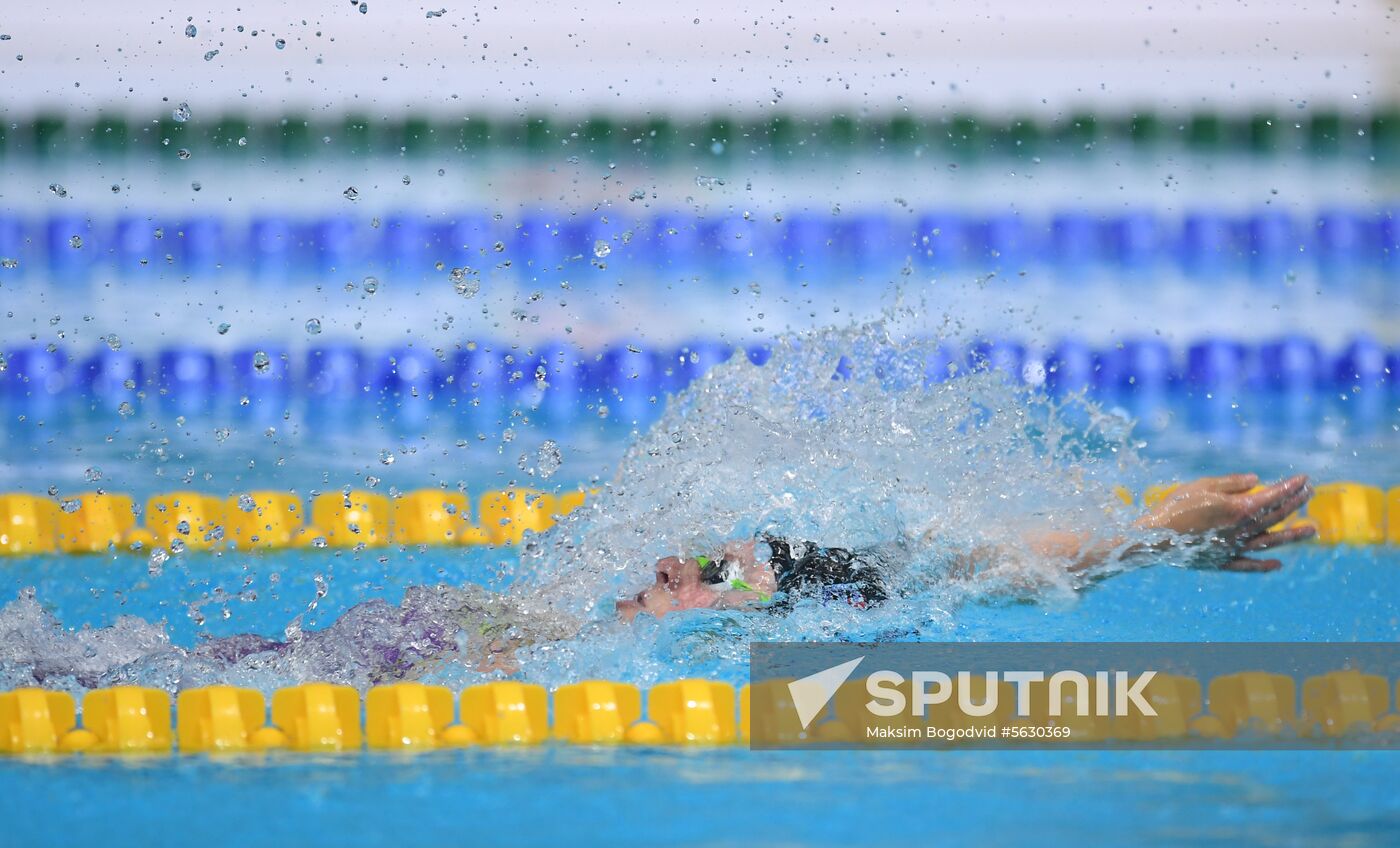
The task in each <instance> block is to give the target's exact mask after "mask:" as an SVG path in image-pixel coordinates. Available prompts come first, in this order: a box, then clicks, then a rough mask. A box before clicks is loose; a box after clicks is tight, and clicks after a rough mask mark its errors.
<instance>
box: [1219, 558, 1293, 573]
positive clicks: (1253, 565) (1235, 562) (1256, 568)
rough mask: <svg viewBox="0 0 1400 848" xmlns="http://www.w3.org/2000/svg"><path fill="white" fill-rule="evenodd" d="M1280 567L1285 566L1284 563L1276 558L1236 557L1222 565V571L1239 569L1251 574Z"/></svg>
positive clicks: (1276, 569)
mask: <svg viewBox="0 0 1400 848" xmlns="http://www.w3.org/2000/svg"><path fill="white" fill-rule="evenodd" d="M1280 568H1283V563H1281V562H1279V561H1278V560H1276V559H1251V558H1250V557H1236V558H1235V559H1232V560H1230V561H1229V562H1227V563H1225V564H1224V565H1222V566H1220V570H1221V571H1238V572H1242V573H1251V574H1262V573H1264V572H1266V571H1278V570H1279V569H1280Z"/></svg>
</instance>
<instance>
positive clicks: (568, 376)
mask: <svg viewBox="0 0 1400 848" xmlns="http://www.w3.org/2000/svg"><path fill="white" fill-rule="evenodd" d="M734 351H735V348H734V347H733V346H731V345H730V344H728V343H727V342H724V341H720V340H716V339H698V340H695V341H692V342H690V343H687V344H683V345H680V346H678V347H675V348H671V347H658V346H653V345H648V344H645V343H641V342H623V343H616V344H612V345H609V346H606V347H604V348H601V349H597V350H593V351H589V352H586V351H584V350H583V349H582V348H579V347H577V346H575V345H573V344H570V343H568V342H563V341H553V342H545V343H542V344H538V345H505V344H496V343H490V342H480V343H468V344H464V345H462V346H460V347H459V348H458V349H457V350H454V351H451V352H444V353H442V354H440V355H439V354H437V353H434V352H431V351H429V350H427V349H424V348H418V347H413V346H400V347H397V348H393V349H390V350H381V351H365V350H361V349H359V348H357V347H355V346H352V345H348V344H338V343H329V344H325V345H320V346H317V347H313V348H310V349H308V350H305V351H300V352H292V351H290V350H288V349H287V348H285V347H283V346H280V345H276V344H267V345H263V346H257V347H255V346H244V347H241V348H238V349H237V350H234V351H232V352H231V353H215V352H213V351H211V350H206V349H202V348H196V347H172V348H167V349H165V350H162V351H159V352H157V353H156V354H155V355H154V356H153V357H152V356H144V355H142V354H139V353H136V352H134V351H131V350H129V349H126V348H123V349H120V350H111V349H109V348H107V347H105V346H104V347H100V348H98V349H97V350H96V351H94V352H92V353H89V354H86V355H72V354H69V353H68V352H66V351H64V350H62V349H56V348H51V347H48V346H43V347H40V346H27V347H21V348H18V349H15V350H11V351H8V352H6V353H3V354H0V399H5V400H8V401H11V402H18V403H23V402H25V401H42V400H45V399H56V398H63V397H73V396H78V397H85V398H88V399H92V400H102V401H114V402H120V401H122V400H136V399H137V398H138V393H144V395H146V396H151V395H154V396H156V397H158V398H161V399H169V400H178V401H181V402H185V403H192V404H198V403H206V402H207V403H213V402H215V401H218V400H220V399H222V398H228V397H239V398H244V397H246V398H252V399H267V400H269V401H274V402H276V401H283V400H289V399H291V398H293V397H306V398H308V399H314V400H324V401H332V400H352V399H356V398H361V399H362V398H373V399H382V400H387V401H389V402H391V403H405V402H413V401H424V402H426V401H428V400H431V399H446V400H455V401H456V402H459V403H460V402H466V403H470V404H476V405H480V404H501V403H506V404H519V405H525V406H531V407H534V406H544V407H546V408H548V409H553V410H554V411H557V412H561V413H568V412H571V411H577V409H579V408H581V407H582V406H583V405H585V404H587V403H597V402H602V403H614V404H616V403H617V402H618V401H619V399H621V400H623V401H626V402H636V403H640V404H651V401H652V400H653V399H654V398H659V397H663V396H664V395H665V394H667V393H672V392H676V391H679V390H680V389H682V388H684V387H685V386H686V385H688V384H689V383H690V382H691V381H693V380H695V379H697V378H698V377H700V376H702V375H703V374H705V372H707V371H708V370H709V369H710V368H712V367H714V366H715V365H717V364H719V363H722V362H725V361H727V360H728V359H729V358H730V357H731V356H732V355H734ZM743 353H744V355H745V356H747V357H748V359H749V360H750V361H751V362H753V363H754V364H755V365H762V364H763V363H765V362H767V361H768V357H769V356H770V355H771V350H770V348H769V347H768V346H767V345H765V344H761V343H760V344H754V345H752V346H750V347H748V348H746V349H744V351H743ZM880 367H881V365H880V363H862V362H859V361H852V360H851V359H849V358H847V359H845V360H844V361H843V362H840V363H838V362H837V361H835V360H833V362H832V369H833V373H834V374H835V375H836V376H838V377H849V376H851V374H852V373H854V371H853V369H864V368H872V369H873V373H875V374H876V375H878V374H879V373H880ZM979 368H988V369H993V370H998V371H1001V372H1004V373H1006V374H1007V375H1008V376H1009V377H1011V378H1012V379H1014V380H1017V381H1025V382H1031V383H1040V382H1043V383H1044V384H1045V385H1046V386H1047V387H1048V388H1049V390H1050V391H1052V392H1054V393H1067V392H1077V391H1090V392H1093V393H1097V394H1098V395H1100V396H1104V397H1111V396H1119V395H1134V394H1136V395H1142V394H1146V393H1151V392H1164V391H1167V390H1181V391H1186V392H1189V393H1194V394H1208V395H1214V396H1230V395H1239V394H1242V393H1246V392H1261V393H1267V394H1286V395H1294V396H1308V395H1314V394H1316V393H1318V392H1321V391H1334V390H1335V391H1339V392H1345V393H1348V394H1351V395H1360V394H1365V395H1368V396H1377V395H1379V396H1384V394H1385V393H1386V392H1388V391H1393V390H1400V348H1387V347H1386V346H1385V345H1383V344H1381V343H1380V342H1378V341H1377V340H1375V339H1374V338H1371V337H1368V336H1360V337H1357V338H1354V339H1353V340H1351V341H1350V342H1348V343H1347V344H1346V345H1344V346H1343V347H1342V348H1341V349H1340V350H1336V351H1330V352H1329V351H1327V350H1325V349H1324V348H1323V347H1322V346H1321V345H1320V344H1318V343H1317V342H1316V341H1314V340H1312V339H1309V338H1306V337H1301V336H1289V337H1285V338H1280V339H1274V340H1271V341H1265V342H1260V343H1244V342H1240V341H1236V340H1233V339H1215V338H1211V339H1202V340H1200V341H1197V342H1195V343H1192V344H1190V345H1189V346H1187V347H1186V348H1185V349H1184V350H1180V349H1173V348H1172V347H1171V346H1170V345H1168V344H1167V343H1166V342H1164V341H1162V340H1161V339H1156V338H1130V339H1125V340H1124V341H1122V342H1120V343H1117V344H1111V345H1107V346H1095V345H1090V344H1087V343H1085V342H1083V341H1080V340H1076V339H1066V340H1063V341H1061V342H1058V343H1056V344H1053V345H1050V346H1048V347H1037V346H1028V345H1025V344H1023V343H1021V342H1019V341H1016V340H1014V339H990V340H982V341H978V342H975V343H973V344H971V345H969V346H968V347H967V348H965V349H959V348H956V347H954V346H952V345H942V346H939V347H937V348H936V349H935V350H934V351H933V353H932V354H930V355H929V356H928V358H927V361H925V362H924V363H923V372H924V374H925V380H926V382H929V383H934V382H941V381H942V380H945V379H948V377H949V376H950V375H953V374H957V373H965V372H966V371H967V370H969V369H979Z"/></svg>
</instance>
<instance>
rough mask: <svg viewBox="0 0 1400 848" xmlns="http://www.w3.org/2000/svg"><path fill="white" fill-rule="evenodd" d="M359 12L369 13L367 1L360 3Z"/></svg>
mask: <svg viewBox="0 0 1400 848" xmlns="http://www.w3.org/2000/svg"><path fill="white" fill-rule="evenodd" d="M360 14H362V15H368V14H369V4H368V3H361V4H360Z"/></svg>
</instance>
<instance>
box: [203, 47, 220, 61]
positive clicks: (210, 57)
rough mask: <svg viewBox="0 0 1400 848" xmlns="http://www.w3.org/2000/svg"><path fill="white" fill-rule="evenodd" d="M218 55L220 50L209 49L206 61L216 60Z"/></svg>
mask: <svg viewBox="0 0 1400 848" xmlns="http://www.w3.org/2000/svg"><path fill="white" fill-rule="evenodd" d="M217 55H219V51H217V50H209V51H207V52H206V53H205V54H204V61H206V62H212V61H214V57H215V56H217Z"/></svg>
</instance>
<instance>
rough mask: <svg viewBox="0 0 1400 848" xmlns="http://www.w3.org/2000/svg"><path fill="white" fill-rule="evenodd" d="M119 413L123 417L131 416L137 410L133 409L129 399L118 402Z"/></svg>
mask: <svg viewBox="0 0 1400 848" xmlns="http://www.w3.org/2000/svg"><path fill="white" fill-rule="evenodd" d="M117 414H118V415H120V416H121V417H123V418H129V417H130V416H132V415H135V414H136V410H135V409H133V408H132V406H131V404H130V403H128V402H127V401H122V402H121V403H119V404H117Z"/></svg>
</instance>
